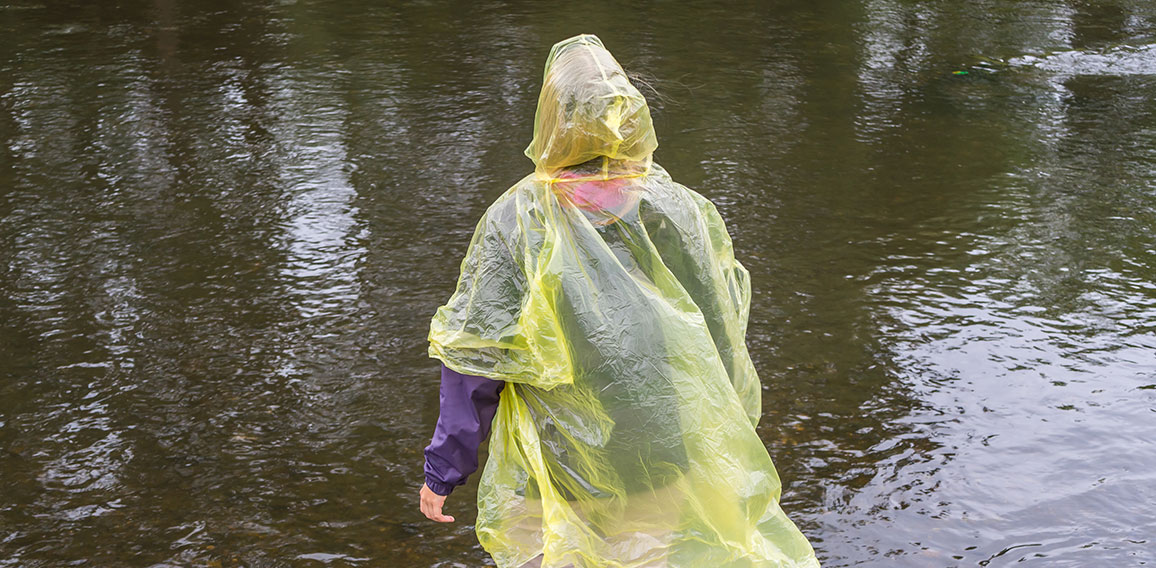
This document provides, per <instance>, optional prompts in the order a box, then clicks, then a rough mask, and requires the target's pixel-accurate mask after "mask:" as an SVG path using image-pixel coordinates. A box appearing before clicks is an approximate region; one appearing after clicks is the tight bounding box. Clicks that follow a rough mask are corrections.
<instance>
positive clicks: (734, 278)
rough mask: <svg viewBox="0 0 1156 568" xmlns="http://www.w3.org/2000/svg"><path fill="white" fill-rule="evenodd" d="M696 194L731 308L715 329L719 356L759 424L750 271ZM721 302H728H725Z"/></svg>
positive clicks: (710, 205) (759, 395) (715, 216)
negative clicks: (748, 337)
mask: <svg viewBox="0 0 1156 568" xmlns="http://www.w3.org/2000/svg"><path fill="white" fill-rule="evenodd" d="M695 197H696V198H697V199H696V200H697V201H698V204H699V210H700V211H701V213H702V216H703V220H704V224H705V226H706V232H707V235H708V237H709V238H708V241H709V243H710V248H711V253H712V256H713V258H714V259H715V262H716V266H717V268H718V270H719V273H720V274H721V276H722V281H723V283H724V284H725V287H726V292H727V295H729V300H730V301H729V308H730V310H732V313H730V314H726V316H727V317H724V318H722V319H723V320H724V321H725V322H727V323H728V324H729V325H720V326H718V327H719V328H721V329H718V330H717V331H715V337H716V342H717V343H718V344H719V345H720V350H719V352H720V355H722V356H723V357H724V358H726V360H724V363H725V364H726V367H727V371H728V373H729V375H730V378H731V384H732V385H733V386H734V388H735V392H736V393H737V394H738V396H739V399H740V400H741V401H742V403H743V409H744V410H745V411H746V413H747V417H748V418H750V420H751V423H752V424H754V425H758V423H759V418H760V417H761V416H762V385H761V383H760V382H759V376H758V374H757V373H756V372H755V368H754V364H753V363H752V362H751V356H750V353H749V352H748V351H747V342H746V335H747V320H748V318H749V317H750V311H751V280H750V273H749V272H747V269H746V267H744V266H743V265H742V263H741V262H739V261H738V260H737V259H736V258H735V254H734V246H733V245H732V243H731V237H730V234H729V233H727V229H726V224H725V223H724V222H723V219H722V216H721V215H719V212H718V209H717V208H716V207H715V205H714V204H713V203H711V202H710V200H708V199H706V198H704V197H702V196H698V195H696V196H695ZM723 304H728V302H725V301H724V302H723ZM732 318H733V319H732Z"/></svg>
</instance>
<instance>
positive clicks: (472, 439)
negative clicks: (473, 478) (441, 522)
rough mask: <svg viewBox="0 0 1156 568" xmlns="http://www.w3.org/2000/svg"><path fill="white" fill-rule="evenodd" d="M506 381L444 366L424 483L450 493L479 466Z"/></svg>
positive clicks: (436, 490)
mask: <svg viewBox="0 0 1156 568" xmlns="http://www.w3.org/2000/svg"><path fill="white" fill-rule="evenodd" d="M504 386H506V383H504V382H502V381H495V380H493V379H487V378H485V377H476V376H474V375H463V374H461V373H459V372H457V371H455V370H453V369H450V368H447V367H446V366H445V365H442V386H441V394H440V396H439V398H440V399H441V412H440V413H439V414H438V425H437V428H435V429H434V435H433V441H431V442H430V444H429V446H426V449H425V484H426V485H428V486H429V488H430V489H431V490H432V491H433V492H434V493H437V494H438V495H449V494H450V492H451V491H453V490H454V488H455V487H457V486H459V485H462V484H463V483H465V482H466V478H467V477H469V475H470V474H471V473H473V472H475V471H477V469H478V447H479V446H481V444H482V441H483V440H485V439H486V437H487V436H489V435H490V424H491V423H492V422H493V421H494V413H496V412H497V410H498V399H499V395H500V394H501V392H502V387H504Z"/></svg>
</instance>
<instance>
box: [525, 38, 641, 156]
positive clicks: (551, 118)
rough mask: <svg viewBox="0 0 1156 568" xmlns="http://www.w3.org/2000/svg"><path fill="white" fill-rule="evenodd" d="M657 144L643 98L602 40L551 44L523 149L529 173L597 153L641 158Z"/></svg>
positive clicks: (582, 39)
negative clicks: (530, 131) (531, 129)
mask: <svg viewBox="0 0 1156 568" xmlns="http://www.w3.org/2000/svg"><path fill="white" fill-rule="evenodd" d="M657 147H658V139H657V137H655V135H654V125H653V124H652V122H651V119H650V108H649V107H648V106H647V105H646V98H644V97H643V96H642V93H640V92H638V89H637V88H635V87H634V85H633V84H631V83H630V80H629V79H628V78H627V76H626V72H625V71H623V70H622V66H621V65H619V64H618V61H616V60H615V59H614V56H613V55H611V54H610V52H609V51H607V50H606V48H605V47H604V46H603V45H602V40H600V39H598V38H597V37H596V36H593V35H579V36H575V37H572V38H570V39H567V40H564V41H561V42H558V43H556V44H554V47H553V49H551V50H550V56H549V58H547V60H546V71H545V74H544V75H543V79H542V93H541V95H540V96H539V97H538V111H537V113H536V114H535V118H534V139H533V141H531V142H530V145H529V146H528V147H527V148H526V156H527V157H529V158H530V159H531V160H533V161H534V168H535V172H536V173H538V174H539V175H547V176H548V175H551V174H552V173H553V172H555V171H557V170H558V169H561V168H565V167H569V166H574V165H577V164H581V163H583V162H587V161H589V160H592V159H595V158H599V157H605V158H608V159H609V160H612V161H624V162H646V161H648V160H649V159H650V156H651V154H652V153H654V149H655V148H657Z"/></svg>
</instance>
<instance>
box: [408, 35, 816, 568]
mask: <svg viewBox="0 0 1156 568" xmlns="http://www.w3.org/2000/svg"><path fill="white" fill-rule="evenodd" d="M656 146H657V142H656V140H655V136H654V131H653V127H652V126H651V120H650V114H649V110H648V109H647V106H646V101H645V99H644V98H643V97H642V95H641V94H639V92H638V91H637V90H636V89H635V88H634V87H633V86H632V85H631V84H630V82H629V81H628V80H627V79H626V76H625V74H624V73H623V71H622V69H621V67H619V65H618V64H617V62H615V61H614V59H613V57H611V56H610V54H609V52H607V51H606V50H605V49H604V48H603V46H602V44H601V42H600V41H598V39H597V38H595V37H594V36H588V35H587V36H578V37H576V38H571V39H569V40H566V41H564V42H561V43H559V44H557V45H556V46H554V49H553V51H552V52H551V54H550V58H549V60H548V62H547V66H546V74H545V80H544V87H543V90H542V98H541V100H540V101H539V107H538V114H537V122H536V124H535V132H534V140H533V142H532V143H531V144H530V147H529V148H528V149H527V150H526V153H527V155H528V156H530V157H531V159H533V160H534V163H535V173H534V174H532V175H530V176H527V177H526V178H524V179H523V180H521V181H520V182H518V183H517V184H516V185H514V187H512V188H510V190H509V191H507V192H506V193H505V194H503V195H502V196H501V197H500V198H498V200H497V201H495V202H494V204H493V205H491V206H490V208H489V209H488V210H487V212H486V213H485V215H484V217H483V218H482V220H481V221H480V222H479V223H478V226H477V230H476V232H475V234H474V238H473V240H472V242H471V243H470V247H469V250H468V252H467V253H466V258H465V260H464V261H463V262H462V266H461V277H460V280H459V281H458V286H457V289H456V291H455V292H454V294H453V296H452V297H451V298H450V300H449V302H448V303H447V304H446V305H445V306H443V307H442V308H440V309H439V310H438V312H437V314H436V315H435V317H434V319H433V323H432V325H431V330H430V354H431V356H433V357H436V358H438V359H441V360H442V362H443V363H445V364H446V365H447V366H449V367H450V368H452V369H454V370H456V371H459V372H462V373H468V374H473V375H481V376H485V377H490V378H492V379H497V380H502V381H506V382H507V386H506V388H505V389H504V391H503V392H502V396H501V402H500V404H499V408H498V413H497V417H496V418H495V420H494V425H493V433H492V436H491V442H490V451H489V459H488V461H487V463H486V467H485V470H484V472H483V474H482V478H481V480H480V482H479V489H478V520H477V527H476V529H477V533H478V538H479V540H480V542H481V543H482V545H483V547H484V548H485V549H486V550H487V551H488V552H489V553H490V554H491V555H492V556H493V558H494V560H495V562H496V563H497V564H498V566H500V567H511V568H512V567H520V566H524V565H525V566H539V565H540V566H543V567H547V568H554V567H566V566H573V567H631V568H635V567H657V566H671V567H674V566H680V567H695V568H697V567H703V566H710V567H756V566H757V567H763V566H768V567H769V566H775V567H779V566H782V567H801V566H807V567H811V566H818V562H817V561H816V560H815V557H814V552H813V551H812V549H811V546H810V544H809V543H808V542H807V540H806V538H805V537H804V536H803V535H802V534H801V533H800V532H799V530H798V529H797V528H796V527H795V525H794V524H792V523H791V521H790V520H788V519H787V517H786V515H785V514H784V513H783V511H782V510H781V509H780V508H779V504H778V502H779V494H780V482H779V478H778V475H777V474H776V472H775V468H774V466H773V465H772V463H771V459H770V456H769V455H768V454H767V451H766V448H765V447H764V446H763V444H762V442H761V441H760V440H759V438H758V436H757V435H756V433H755V429H754V425H755V424H756V423H757V421H758V418H759V414H760V412H761V410H760V408H761V406H760V400H759V399H760V385H759V381H758V377H757V375H756V374H755V370H754V368H753V366H752V364H751V359H750V356H749V355H748V353H747V349H746V345H745V340H744V336H745V334H746V322H747V314H748V308H749V306H750V295H751V291H750V290H751V289H750V283H749V281H748V276H747V271H746V270H745V269H744V268H743V266H742V265H741V264H740V263H739V262H738V261H736V260H735V258H734V255H733V252H732V248H731V241H730V237H729V236H728V234H727V232H726V228H725V227H724V225H723V221H722V219H721V218H720V216H719V214H718V212H717V211H716V210H715V207H714V206H713V205H712V204H711V202H710V201H708V200H706V199H705V198H703V197H702V196H700V195H699V194H697V193H695V192H693V191H691V190H689V189H687V188H686V187H683V186H681V185H679V184H677V183H675V182H674V181H673V180H671V178H670V176H669V175H668V174H667V173H666V171H665V170H663V169H662V168H661V167H659V166H658V165H657V164H653V163H652V162H651V159H650V157H651V153H652V152H653V151H654V148H655V147H656Z"/></svg>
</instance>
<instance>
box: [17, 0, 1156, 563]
mask: <svg viewBox="0 0 1156 568" xmlns="http://www.w3.org/2000/svg"><path fill="white" fill-rule="evenodd" d="M382 4H389V3H380V2H341V3H339V2H314V1H308V0H300V1H293V0H288V1H280V2H261V1H254V2H224V1H217V2H181V1H178V0H154V1H152V2H145V1H142V2H134V1H127V2H71V3H70V2H48V3H44V4H35V3H24V2H17V3H10V4H2V5H0V37H3V38H4V40H3V42H0V566H6V567H7V566H11V567H16V566H21V567H23V566H64V565H85V566H191V565H197V566H200V565H211V566H254V567H256V566H391V567H427V566H428V567H433V566H439V567H449V566H479V565H488V564H489V560H488V558H487V557H486V556H485V554H484V553H483V552H482V551H481V549H480V548H478V546H477V544H476V540H475V538H474V536H473V532H472V526H471V525H470V523H471V522H472V518H473V512H472V500H473V498H474V496H475V485H474V483H476V479H475V480H474V481H473V483H471V484H470V485H468V486H466V487H464V488H462V489H460V490H459V491H458V492H456V493H454V495H453V496H452V497H451V498H450V501H449V503H448V504H449V509H450V510H451V512H452V513H454V514H456V515H457V516H458V519H459V522H458V523H457V524H454V525H451V526H441V525H434V524H432V523H429V522H428V521H425V520H424V518H423V517H421V515H420V513H419V512H418V509H417V488H418V487H419V485H420V484H421V481H422V473H421V465H422V453H421V450H422V447H423V446H424V445H425V444H426V443H427V441H428V437H429V435H430V434H431V432H432V428H433V424H434V422H435V420H436V418H437V376H436V369H437V367H436V365H435V364H434V363H433V362H431V360H429V359H427V358H426V355H425V334H426V330H427V323H428V320H429V317H430V316H431V315H432V312H433V310H434V309H435V308H436V307H437V306H438V305H440V304H441V303H442V302H443V301H444V300H445V299H446V298H447V297H448V295H449V293H450V291H451V290H452V287H453V281H454V278H455V277H456V274H457V268H458V262H459V260H460V258H461V255H462V254H463V252H464V250H465V246H466V241H467V239H468V237H469V235H470V233H471V232H472V229H473V225H474V223H475V222H476V220H477V219H478V217H479V216H480V214H481V213H482V211H483V210H484V209H485V207H486V206H487V205H488V204H489V202H490V201H491V200H493V199H494V198H495V197H496V196H497V195H499V194H500V193H501V192H502V191H504V190H505V189H506V188H507V187H508V186H509V185H510V184H512V183H513V182H514V181H516V180H517V179H518V178H520V177H521V176H522V175H524V174H525V173H527V172H528V171H529V169H530V163H529V161H528V160H526V159H525V158H524V157H523V156H522V155H521V151H522V148H523V147H524V145H525V144H526V143H527V142H528V141H529V138H530V133H531V121H532V119H533V110H534V105H535V102H536V98H537V90H538V88H539V86H540V81H541V66H542V64H543V62H544V60H545V56H546V53H547V50H548V49H549V46H550V45H551V44H552V43H553V42H555V41H557V40H560V39H562V38H564V37H568V36H570V35H573V34H575V33H579V32H589V33H597V34H599V35H600V36H601V37H602V39H603V40H604V41H605V43H606V44H607V46H608V47H609V48H610V49H611V50H612V51H613V52H614V53H615V54H616V55H617V56H618V57H619V59H620V60H621V61H622V62H623V64H624V65H625V66H626V67H627V68H628V69H631V70H634V71H639V72H643V73H644V74H645V75H646V76H647V78H648V80H649V82H650V83H651V84H652V86H653V87H654V89H655V90H656V91H657V94H656V93H653V92H651V99H652V101H653V107H654V114H655V120H656V125H657V128H658V136H659V141H660V144H661V146H660V148H659V150H658V153H657V155H656V158H657V160H658V161H659V162H660V163H662V164H664V165H665V167H666V168H667V169H668V170H669V171H670V172H671V173H672V174H673V175H674V176H675V178H676V179H678V180H680V181H682V182H683V183H685V184H687V185H689V186H691V187H693V188H696V189H698V190H699V191H701V192H702V193H704V194H705V195H707V196H708V197H710V198H711V199H712V200H714V201H715V202H716V203H717V204H718V205H719V207H720V210H721V211H722V213H723V216H724V217H725V218H726V220H727V222H728V225H729V228H730V230H731V232H732V234H733V235H734V238H735V243H736V247H737V254H738V256H739V257H740V258H741V259H742V260H743V261H744V263H745V264H746V265H747V266H748V268H749V269H750V271H751V273H752V277H753V284H754V289H755V301H754V307H753V309H752V316H751V325H750V335H749V342H750V346H751V352H752V354H753V356H754V358H755V361H756V365H757V366H758V368H759V369H760V372H761V376H762V379H763V383H764V385H765V390H766V392H765V396H764V407H765V408H764V417H763V420H762V423H761V425H760V427H759V432H760V435H761V436H762V438H763V440H764V441H765V442H766V444H767V447H768V449H769V450H770V452H771V454H772V455H773V456H774V458H775V461H776V463H777V465H778V467H779V469H780V472H781V474H782V476H783V479H784V482H785V484H786V485H785V491H784V505H785V507H786V509H787V510H788V512H789V513H790V514H791V516H792V517H793V518H794V519H795V520H796V521H797V522H798V524H799V525H800V526H801V528H802V529H803V530H804V532H805V533H806V534H807V535H808V536H809V537H810V538H811V539H812V542H813V543H814V545H815V547H816V549H817V550H818V551H819V553H820V556H821V558H822V559H823V560H824V563H825V565H826V566H860V565H863V566H1010V565H1013V564H1015V565H1019V563H1021V562H1022V563H1023V564H1025V565H1030V566H1049V567H1051V566H1071V567H1084V566H1140V565H1145V564H1147V565H1156V99H1154V93H1156V7H1154V5H1153V4H1152V3H1151V2H1149V1H1147V0H1132V1H1129V0H1106V1H1104V2H1065V1H1060V0H1057V1H1042V0H1041V1H1035V2H1032V1H1012V0H1006V1H1005V0H990V1H985V2H966V3H965V2H951V1H947V0H940V1H931V2H909V1H902V0H860V1H857V2H844V1H835V0H829V1H827V0H824V1H819V2H813V1H809V2H802V1H797V2H787V1H784V2H775V3H754V2H752V3H741V4H739V5H730V6H727V7H721V6H716V5H714V4H706V3H702V4H701V5H700V4H694V3H677V4H676V3H669V4H657V5H639V7H638V8H636V9H634V10H632V11H630V12H627V13H621V12H616V11H614V10H615V7H616V6H618V5H619V4H618V3H610V2H605V3H599V2H596V3H592V4H588V3H582V4H581V5H579V3H574V4H573V5H571V6H569V7H548V5H547V4H539V3H530V2H527V3H458V4H442V3H423V4H412V5H408V6H404V7H402V6H400V3H398V4H399V5H398V6H389V5H386V6H382Z"/></svg>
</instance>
